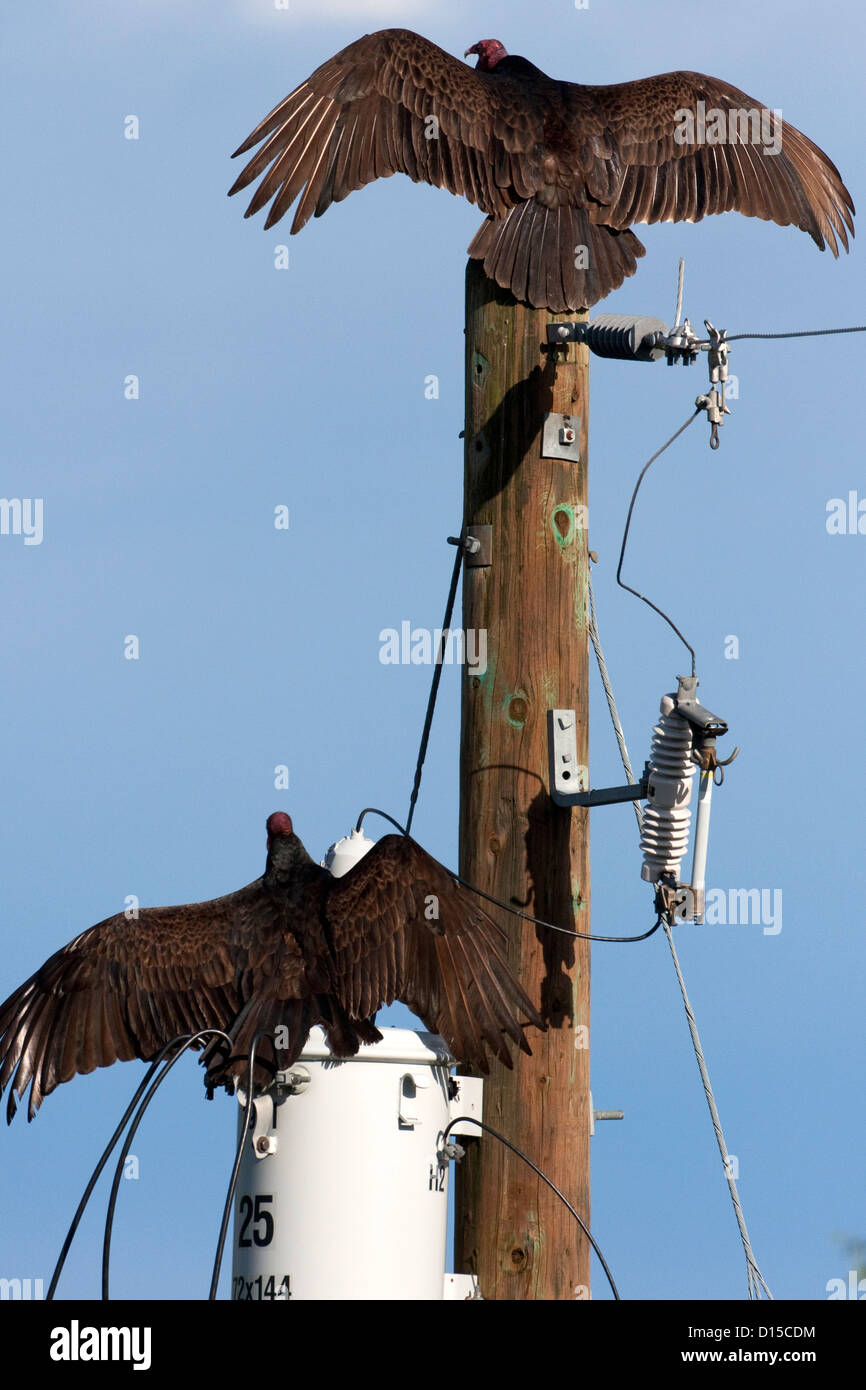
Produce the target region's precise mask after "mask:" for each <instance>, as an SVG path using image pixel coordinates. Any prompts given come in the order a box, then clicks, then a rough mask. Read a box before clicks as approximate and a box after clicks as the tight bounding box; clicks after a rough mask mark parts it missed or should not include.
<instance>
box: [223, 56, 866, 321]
mask: <svg viewBox="0 0 866 1390" xmlns="http://www.w3.org/2000/svg"><path fill="white" fill-rule="evenodd" d="M470 53H471V54H477V57H478V63H477V66H476V67H475V68H474V69H473V68H470V67H469V66H468V64H466V63H464V62H461V61H460V60H459V59H457V58H453V57H452V56H451V55H450V54H449V53H446V52H445V51H444V50H443V49H441V48H438V47H437V45H436V44H434V43H431V42H430V41H429V40H428V39H425V38H422V37H421V36H420V35H419V34H413V33H412V32H411V31H410V30H408V29H383V30H382V31H380V32H379V33H376V34H366V35H365V36H364V37H363V38H361V39H358V40H357V41H356V42H355V43H351V44H349V46H348V47H347V48H344V49H343V50H342V52H341V53H338V54H336V56H335V57H333V58H329V59H328V61H327V62H326V63H323V64H322V66H321V67H320V68H317V69H316V71H315V72H314V73H313V74H312V76H311V77H308V78H307V80H306V82H302V83H301V85H300V86H299V87H296V88H295V90H294V91H293V92H291V93H290V95H289V96H287V97H286V98H285V100H284V101H281V102H280V104H279V105H278V106H276V107H274V109H273V111H271V113H270V115H268V116H265V118H264V120H263V121H261V122H260V123H259V124H258V125H257V126H256V128H255V130H254V131H253V132H252V134H251V135H250V136H249V137H248V138H247V139H246V140H245V141H244V143H243V144H242V145H241V146H240V148H239V149H238V150H236V151H235V154H236V155H238V154H246V153H247V152H248V151H249V150H251V149H253V148H254V146H256V145H258V144H259V143H260V142H261V141H264V144H263V145H262V146H261V148H260V149H259V150H258V151H257V153H256V154H254V155H253V158H252V159H251V160H250V161H249V163H248V164H247V165H246V167H245V168H244V170H243V171H242V173H241V174H240V176H239V177H238V179H237V180H236V181H235V184H234V186H233V187H232V188H231V189H230V193H237V192H238V191H239V190H240V189H242V188H246V187H247V185H248V184H251V183H252V182H253V181H254V180H255V179H257V178H259V176H260V175H261V176H262V177H261V182H260V183H259V186H258V188H257V189H256V192H255V194H254V196H253V199H252V202H251V203H250V205H249V208H248V209H247V212H246V216H247V217H249V216H250V215H251V214H252V213H256V212H258V211H259V210H260V209H261V208H263V207H264V206H265V204H266V203H269V202H270V203H271V208H270V211H269V213H268V217H267V220H266V222H265V227H271V226H273V224H274V223H275V222H278V221H279V219H280V218H281V217H282V216H283V214H284V213H285V212H286V211H287V210H288V209H289V207H290V206H291V205H292V203H293V202H294V201H295V199H296V198H297V197H298V196H299V195H300V202H299V203H298V208H297V211H296V213H295V218H294V221H293V223H292V232H298V231H300V229H301V228H302V227H303V226H305V224H306V223H307V222H308V221H309V219H310V218H311V217H312V216H314V215H315V216H316V217H321V215H322V213H323V212H324V211H325V209H326V208H328V207H329V206H330V205H331V203H337V202H340V200H341V199H343V198H345V197H346V195H347V194H348V193H351V192H352V190H353V189H356V188H361V187H363V185H364V184H366V183H371V182H372V180H373V179H377V178H388V177H390V175H391V174H396V173H402V174H408V175H409V177H410V178H411V179H413V180H414V181H415V182H416V183H418V182H424V183H430V184H433V185H435V186H436V187H437V188H447V189H448V190H449V192H451V193H455V194H462V195H463V197H465V198H468V199H469V201H470V202H472V203H475V204H476V205H477V206H478V207H479V208H481V209H482V211H483V212H486V213H487V220H486V221H485V222H484V223H483V224H482V226H481V228H480V229H479V231H478V233H477V235H476V236H475V238H474V240H473V241H472V243H471V245H470V247H469V255H470V256H472V257H474V258H475V259H477V260H480V261H482V262H483V263H484V270H485V272H486V274H487V275H488V276H490V278H491V279H493V280H495V281H496V283H497V284H499V285H501V286H502V287H503V288H505V289H508V290H510V291H511V293H512V294H513V295H514V296H515V298H517V299H519V300H523V301H525V302H528V303H529V304H532V305H535V306H536V307H537V308H547V309H550V310H553V311H554V312H558V313H559V312H563V311H566V310H569V309H572V310H577V309H584V308H588V307H589V306H590V305H592V304H595V303H596V302H597V301H598V300H599V299H602V298H603V297H604V296H605V295H607V294H609V293H610V291H611V290H614V289H616V288H617V286H618V285H620V284H621V283H622V281H623V279H624V278H625V276H627V275H633V274H634V271H635V269H636V261H637V259H638V258H639V257H640V256H643V254H644V247H643V246H642V245H641V243H640V242H639V241H638V239H637V237H636V236H635V234H634V232H632V231H630V230H629V228H630V226H631V224H632V223H633V222H699V221H700V219H701V218H702V217H705V216H707V215H708V214H709V213H717V212H730V211H734V212H741V213H744V214H745V215H746V216H747V217H761V218H764V219H765V220H769V221H772V222H777V223H778V224H779V225H780V226H783V227H784V226H788V225H793V226H795V227H800V228H801V229H802V230H803V231H804V232H808V233H809V235H810V236H811V237H812V239H813V240H814V241H815V242H816V244H817V245H818V247H819V248H820V249H821V250H823V249H824V245H825V243H826V245H828V246H829V247H830V250H831V251H832V252H833V255H834V256H837V255H838V246H837V237H838V240H839V241H840V242H841V243H842V245H843V246H844V247H845V249H846V250H847V249H848V237H847V231H850V232H851V233H852V234H853V231H854V225H853V221H852V213H853V211H854V206H853V203H852V201H851V196H850V194H849V193H848V190H847V189H846V188H845V186H844V184H843V183H842V180H841V178H840V175H839V171H838V170H837V169H836V167H835V165H834V164H832V163H831V161H830V160H829V159H828V158H827V156H826V155H825V154H824V153H823V151H821V150H820V149H819V148H818V146H817V145H814V144H813V143H812V141H811V140H809V139H807V138H806V136H805V135H803V134H801V132H800V131H799V130H797V129H795V127H794V126H792V125H789V124H788V123H787V122H785V121H782V120H781V117H779V116H777V115H776V114H775V113H774V112H773V111H770V110H768V109H767V108H766V107H764V106H762V104H761V103H760V102H756V101H755V100H754V98H752V97H749V96H747V95H746V93H745V92H741V91H739V90H738V88H736V87H732V86H731V84H730V83H728V82H723V81H721V80H720V79H719V78H716V77H705V76H703V75H702V74H701V73H699V72H669V73H664V74H662V75H661V76H658V77H648V78H644V79H642V80H641V81H638V82H622V83H617V84H614V85H611V86H604V87H588V86H587V87H585V86H580V85H578V84H576V83H573V82H558V81H555V80H554V79H553V78H551V77H548V76H547V75H546V74H545V73H543V72H542V71H541V70H540V69H539V68H537V67H535V66H534V65H533V64H532V63H530V62H528V61H527V60H526V59H525V58H519V57H512V56H510V55H509V54H508V53H506V51H505V49H504V48H503V46H502V44H501V43H500V42H499V41H498V40H497V39H483V40H481V41H480V42H479V43H476V44H474V45H473V46H472V48H470V49H467V55H468V54H470ZM464 56H466V55H464ZM271 200H273V201H271ZM846 229H847V231H846Z"/></svg>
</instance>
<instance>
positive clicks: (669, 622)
mask: <svg viewBox="0 0 866 1390" xmlns="http://www.w3.org/2000/svg"><path fill="white" fill-rule="evenodd" d="M702 410H703V406H700V405H698V406H695V409H694V411H693V413H692V414H691V415H690V416H689V418H688V419H687V420H685V421H683V423H682V424H681V425H680V427H679V429H678V430H676V431H675V432H674V433H673V434H672V435H671V437H670V439H669V440H668V441H667V443H666V444H663V445H662V447H661V448H660V449H657V450H656V452H655V453H654V454H653V456H652V458H651V459H649V460H648V461H647V462H646V463H645V464H644V466H643V468H642V469H641V471H640V474H639V475H638V480H637V482H636V483H635V485H634V492H633V493H632V495H631V501H630V502H629V505H628V516H627V517H626V522H625V530H624V531H623V533H622V547H621V549H620V552H619V564H618V565H617V568H616V582H617V584H618V585H619V586H620V588H621V589H625V590H627V592H628V593H630V594H634V595H635V597H636V598H639V599H641V600H642V601H643V602H644V603H646V604H648V605H649V607H650V608H652V609H653V611H654V612H655V613H658V615H659V617H660V618H664V620H665V622H666V623H667V625H668V627H670V628H673V630H674V632H675V633H676V635H677V637H679V639H680V641H681V642H682V644H683V646H684V647H686V648H687V649H688V651H689V652H690V653H691V658H692V675H694V674H695V651H694V647H692V646H691V645H690V643H689V642H687V641H686V639H685V637H684V636H683V634H682V633H681V632H680V630H679V628H678V627H677V625H676V623H674V622H673V621H672V620H671V619H670V618H669V617H668V615H667V613H665V612H664V610H663V609H661V608H659V607H658V605H657V604H655V603H653V602H652V600H651V599H648V598H647V597H646V595H645V594H641V593H638V590H637V589H633V588H632V587H631V585H630V584H625V583H623V580H622V579H621V577H620V576H621V575H622V562H623V560H624V559H625V548H626V544H627V543H628V533H629V529H630V527H631V515H632V512H633V511H634V504H635V502H636V501H637V494H638V489H639V488H640V485H641V483H642V482H643V480H644V476H645V474H646V473H647V471H648V469H649V468H650V466H651V465H652V464H654V463H655V461H656V459H657V458H658V457H659V455H660V454H663V453H664V451H665V449H668V448H670V446H671V444H673V442H674V440H675V439H679V437H680V435H681V434H682V433H683V431H684V430H687V429H688V427H689V425H691V424H692V423H693V422H694V421H695V420H696V419H697V417H698V416H699V415H700V414H701V412H702Z"/></svg>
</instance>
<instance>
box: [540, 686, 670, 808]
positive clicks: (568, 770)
mask: <svg viewBox="0 0 866 1390" xmlns="http://www.w3.org/2000/svg"><path fill="white" fill-rule="evenodd" d="M547 747H548V753H549V758H550V795H551V797H552V799H553V801H555V803H556V805H557V806H614V805H616V804H618V803H620V802H623V801H642V800H643V799H644V797H645V796H646V794H647V769H646V767H645V768H644V772H643V776H642V777H641V780H640V781H639V782H628V783H626V785H625V786H623V787H601V788H599V789H597V790H596V791H590V790H589V787H588V786H587V783H588V782H589V772H588V769H587V768H586V767H585V766H584V764H583V763H579V762H578V761H577V715H576V713H575V711H574V710H573V709H549V710H548V711H547Z"/></svg>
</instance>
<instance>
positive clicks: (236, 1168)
mask: <svg viewBox="0 0 866 1390" xmlns="http://www.w3.org/2000/svg"><path fill="white" fill-rule="evenodd" d="M267 1036H269V1034H268V1031H267V1029H264V1028H260V1029H259V1031H258V1032H257V1033H255V1034H254V1036H253V1040H252V1042H251V1044H250V1088H249V1092H248V1093H247V1103H246V1106H245V1108H244V1122H243V1125H242V1126H241V1132H240V1135H239V1137H238V1145H237V1149H236V1150H235V1161H234V1165H233V1167H232V1175H231V1178H230V1179H229V1187H228V1192H227V1193H226V1200H225V1205H224V1207H223V1216H222V1221H221V1223H220V1231H219V1238H218V1240H217V1248H216V1254H215V1255H214V1262H213V1273H212V1274H211V1281H210V1291H209V1293H208V1300H209V1301H210V1302H213V1300H214V1299H215V1298H216V1293H217V1285H218V1283H219V1278H220V1268H221V1266H222V1262H223V1250H224V1248H225V1242H226V1233H227V1231H228V1225H229V1218H230V1216H231V1211H232V1204H233V1202H234V1198H235V1191H236V1190H237V1185H238V1174H239V1172H240V1168H241V1159H242V1157H243V1152H244V1143H245V1142H246V1138H247V1135H248V1134H249V1132H250V1124H251V1122H252V1117H253V1106H254V1103H255V1087H254V1086H253V1076H254V1068H255V1064H256V1044H257V1043H258V1040H259V1038H264V1037H267ZM260 1065H261V1064H260Z"/></svg>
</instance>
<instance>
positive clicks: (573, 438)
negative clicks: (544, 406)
mask: <svg viewBox="0 0 866 1390" xmlns="http://www.w3.org/2000/svg"><path fill="white" fill-rule="evenodd" d="M541 457H542V458H544V459H565V461H566V462H568V463H580V416H579V415H557V414H556V413H555V412H553V411H549V412H548V414H547V415H545V417H544V431H543V433H542V436H541Z"/></svg>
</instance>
